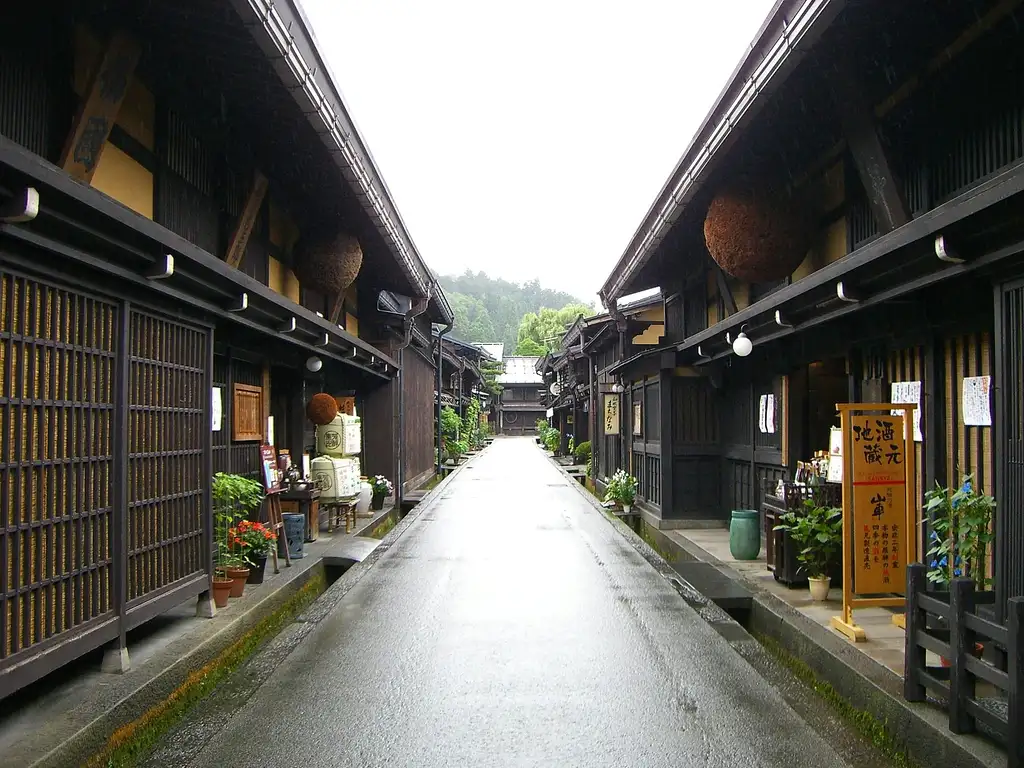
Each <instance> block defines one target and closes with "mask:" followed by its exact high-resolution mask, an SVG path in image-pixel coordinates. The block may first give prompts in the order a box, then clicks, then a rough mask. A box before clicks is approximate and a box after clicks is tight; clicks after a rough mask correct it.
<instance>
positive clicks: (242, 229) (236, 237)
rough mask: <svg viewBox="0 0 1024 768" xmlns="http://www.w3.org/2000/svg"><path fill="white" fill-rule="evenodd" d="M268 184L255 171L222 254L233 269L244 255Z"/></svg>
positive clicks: (265, 178)
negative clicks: (233, 229)
mask: <svg viewBox="0 0 1024 768" xmlns="http://www.w3.org/2000/svg"><path fill="white" fill-rule="evenodd" d="M268 186H270V182H268V181H267V177H266V176H264V175H263V174H262V173H260V172H259V171H256V173H255V175H254V176H253V180H252V188H251V189H250V190H249V197H248V198H246V201H245V207H244V208H242V215H241V216H239V217H238V223H237V224H236V225H235V231H234V232H232V233H231V241H230V242H229V243H228V250H227V253H226V254H225V255H224V261H226V262H227V263H228V264H229V265H230V266H232V267H234V268H235V269H238V267H239V265H240V264H241V263H242V259H243V257H244V256H245V247H246V246H247V245H248V244H249V236H250V235H251V234H252V229H253V226H254V225H255V224H256V217H257V216H259V213H260V208H261V207H262V205H263V198H265V197H266V196H267V187H268Z"/></svg>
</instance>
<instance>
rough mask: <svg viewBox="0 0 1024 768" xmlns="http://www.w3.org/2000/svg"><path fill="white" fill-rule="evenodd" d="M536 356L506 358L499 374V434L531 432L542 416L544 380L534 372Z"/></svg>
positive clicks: (524, 433)
mask: <svg viewBox="0 0 1024 768" xmlns="http://www.w3.org/2000/svg"><path fill="white" fill-rule="evenodd" d="M538 360H540V358H539V357H506V358H505V368H504V373H502V374H501V375H500V376H499V377H498V383H499V384H501V386H502V393H501V400H500V403H499V405H498V425H497V431H498V434H501V435H532V434H534V433H535V432H536V431H537V419H542V418H544V413H545V410H544V406H543V405H541V402H540V400H541V396H542V395H543V394H544V379H543V378H541V375H540V374H539V373H537V370H536V367H537V361H538Z"/></svg>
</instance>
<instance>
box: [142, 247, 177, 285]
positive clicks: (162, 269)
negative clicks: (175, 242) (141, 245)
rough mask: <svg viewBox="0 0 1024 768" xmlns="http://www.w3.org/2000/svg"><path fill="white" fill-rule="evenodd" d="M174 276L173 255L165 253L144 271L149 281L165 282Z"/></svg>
mask: <svg viewBox="0 0 1024 768" xmlns="http://www.w3.org/2000/svg"><path fill="white" fill-rule="evenodd" d="M173 274H174V254H171V253H165V254H164V255H163V256H161V257H160V258H158V259H157V260H156V263H155V264H153V266H152V267H150V268H149V269H148V270H147V271H146V277H148V278H149V279H150V280H166V279H167V278H168V277H170V276H171V275H173Z"/></svg>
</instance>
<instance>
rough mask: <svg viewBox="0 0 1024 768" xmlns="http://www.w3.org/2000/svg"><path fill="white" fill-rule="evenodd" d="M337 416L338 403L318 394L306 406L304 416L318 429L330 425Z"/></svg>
mask: <svg viewBox="0 0 1024 768" xmlns="http://www.w3.org/2000/svg"><path fill="white" fill-rule="evenodd" d="M337 415H338V403H337V402H335V400H334V398H333V397H331V396H330V395H328V394H326V393H324V392H320V393H318V394H316V395H313V397H312V398H311V399H310V401H309V403H307V404H306V416H307V418H309V420H310V421H312V422H313V423H314V424H316V425H317V426H318V427H320V426H323V425H324V424H330V423H331V422H332V421H334V417H335V416H337Z"/></svg>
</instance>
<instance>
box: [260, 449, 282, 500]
mask: <svg viewBox="0 0 1024 768" xmlns="http://www.w3.org/2000/svg"><path fill="white" fill-rule="evenodd" d="M260 466H261V467H262V470H263V471H262V475H263V489H264V490H265V491H268V492H269V491H273V490H274V489H276V488H277V486H278V484H279V480H278V476H279V472H280V470H279V469H278V466H277V454H276V453H274V446H272V445H268V444H266V443H264V444H263V445H261V446H260Z"/></svg>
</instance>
